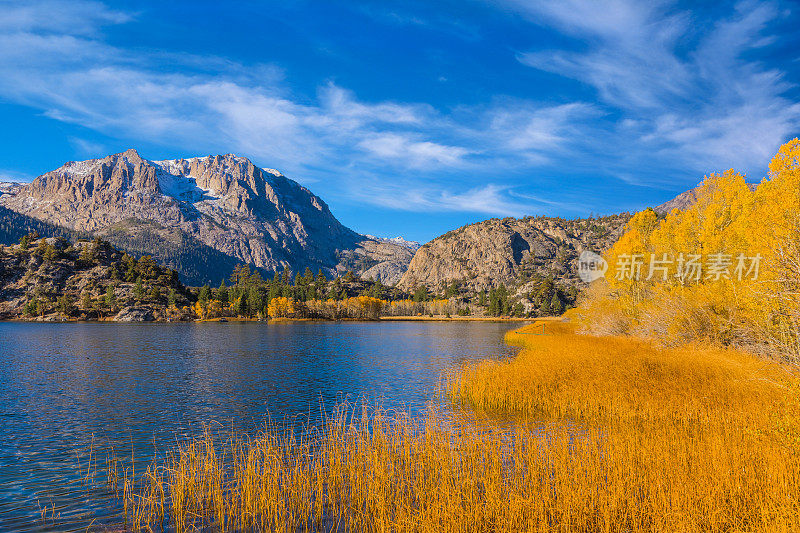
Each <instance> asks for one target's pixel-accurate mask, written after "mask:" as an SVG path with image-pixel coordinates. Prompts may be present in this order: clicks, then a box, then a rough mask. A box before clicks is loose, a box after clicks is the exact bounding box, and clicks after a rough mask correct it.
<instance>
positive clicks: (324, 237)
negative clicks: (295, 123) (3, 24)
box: [0, 150, 410, 282]
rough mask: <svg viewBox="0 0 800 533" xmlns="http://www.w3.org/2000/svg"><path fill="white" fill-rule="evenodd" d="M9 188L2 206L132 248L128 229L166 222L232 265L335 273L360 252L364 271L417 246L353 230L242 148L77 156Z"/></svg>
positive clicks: (155, 245)
mask: <svg viewBox="0 0 800 533" xmlns="http://www.w3.org/2000/svg"><path fill="white" fill-rule="evenodd" d="M2 191H3V193H2V195H0V206H4V207H6V208H8V209H11V210H13V211H15V212H17V213H20V214H23V215H26V216H28V217H32V218H35V219H38V220H42V221H46V222H48V223H50V224H54V225H58V226H63V227H65V228H68V229H70V230H76V231H82V232H88V233H91V234H93V235H100V236H103V237H105V238H108V239H109V240H112V241H113V242H114V243H115V244H117V245H119V246H121V247H123V248H126V239H125V236H126V234H127V235H130V236H131V239H134V238H135V237H136V236H140V235H141V234H142V233H146V234H147V235H152V234H153V233H154V230H153V228H156V229H157V231H156V232H155V233H156V234H158V235H162V236H163V235H169V236H170V239H171V240H173V241H186V242H188V243H189V244H190V245H191V247H192V249H193V250H197V254H203V253H204V251H207V250H205V248H207V249H208V250H213V251H216V252H218V253H220V254H222V255H224V256H226V257H229V258H231V261H230V262H231V263H235V262H241V263H246V264H249V265H252V266H255V267H258V268H261V269H262V270H264V271H280V270H283V268H284V267H289V268H290V269H291V270H292V271H294V272H302V271H303V270H304V269H305V268H306V267H310V268H312V269H313V270H315V271H316V270H317V269H322V270H323V271H326V272H327V273H329V274H335V273H342V272H345V271H347V270H351V269H352V268H351V267H352V266H353V264H352V263H353V259H360V260H361V261H356V263H357V264H358V266H359V268H358V269H357V270H356V273H358V274H360V273H362V272H364V271H366V270H368V269H370V268H372V267H373V266H375V265H378V264H380V263H382V262H386V261H390V262H393V263H395V264H397V265H402V264H403V262H404V261H405V258H408V259H410V254H409V252H408V250H409V248H408V247H407V246H405V245H403V244H400V243H393V242H388V241H387V242H385V241H381V240H377V239H374V238H369V237H366V236H364V235H360V234H358V233H356V232H354V231H352V230H350V229H348V228H346V227H345V226H343V225H342V224H341V223H339V221H338V220H337V219H336V218H335V217H334V216H333V214H332V213H331V211H330V209H329V208H328V206H327V205H326V204H325V202H323V201H322V200H321V199H320V198H318V197H317V196H315V195H314V194H312V193H311V191H309V190H308V189H306V188H305V187H302V186H301V185H299V184H298V183H296V182H294V181H292V180H290V179H288V178H286V177H285V176H283V175H282V174H281V173H280V172H278V171H276V170H272V169H262V168H259V167H256V166H255V165H254V164H253V163H252V162H251V161H250V160H248V159H246V158H244V157H238V156H235V155H233V154H226V155H217V156H207V157H195V158H190V159H177V160H165V161H150V160H147V159H144V158H142V157H141V156H140V155H139V154H138V153H137V152H136V151H135V150H128V151H126V152H123V153H120V154H114V155H110V156H108V157H105V158H102V159H93V160H89V161H81V162H69V163H67V164H65V165H64V166H62V167H61V168H59V169H57V170H54V171H52V172H48V173H46V174H43V175H41V176H39V177H38V178H36V179H35V180H34V181H33V182H32V183H30V184H27V185H21V186H18V185H7V186H5V187H4V188H3V189H2ZM120 231H122V233H120ZM146 241H151V242H149V243H147V242H145V245H144V249H137V250H136V252H138V253H150V254H152V255H154V256H156V257H158V258H160V259H161V256H163V258H164V259H165V260H166V261H164V262H165V263H166V264H170V263H169V254H164V253H161V254H159V252H162V250H161V248H160V243H159V242H158V241H159V238H158V237H154V238H148V239H146ZM137 242H139V243H140V244H141V243H142V242H144V241H143V240H142V239H141V238H139V239H138V241H137ZM141 247H142V246H139V248H141ZM184 248H185V247H184ZM348 260H350V263H348ZM216 262H219V261H216ZM406 263H407V261H406ZM172 266H176V267H180V266H181V265H172ZM181 270H182V274H184V275H186V274H187V273H188V272H187V271H189V270H191V271H192V276H195V275H196V273H200V275H202V272H203V271H204V269H202V268H197V267H196V266H195V268H193V269H190V268H189V267H188V266H187V267H186V268H185V269H183V268H182V269H181ZM383 270H384V271H387V272H389V271H390V269H383ZM193 281H195V282H201V281H216V282H219V279H205V280H201V279H193Z"/></svg>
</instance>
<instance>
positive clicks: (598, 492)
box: [115, 323, 800, 532]
mask: <svg viewBox="0 0 800 533" xmlns="http://www.w3.org/2000/svg"><path fill="white" fill-rule="evenodd" d="M540 330H541V326H540V325H533V326H526V327H524V328H521V329H520V330H518V331H517V332H512V333H509V334H508V335H507V340H508V342H510V343H512V344H516V345H519V346H521V347H522V348H523V349H522V351H521V352H520V354H519V355H518V356H517V357H516V358H514V359H511V360H508V361H503V362H490V361H486V362H481V363H477V364H472V365H468V366H466V367H464V368H463V369H460V370H459V371H455V372H454V373H453V374H452V375H450V376H448V377H447V378H446V380H445V383H444V386H445V387H446V389H447V391H448V392H449V393H450V394H451V395H452V397H453V398H454V399H457V400H458V401H461V402H463V403H465V404H468V405H470V406H472V407H475V408H477V409H479V410H484V411H490V412H494V413H502V414H510V415H514V416H516V417H517V418H518V419H519V420H518V422H519V423H516V424H511V425H498V428H502V429H497V430H494V431H493V430H486V431H484V430H481V429H479V426H476V425H475V424H469V423H467V424H459V423H453V420H452V419H450V418H447V417H445V416H443V415H441V414H436V413H430V414H428V415H427V416H426V417H424V418H423V420H422V421H420V423H419V424H415V423H413V422H412V421H410V420H409V419H408V418H407V417H406V416H405V415H404V414H402V413H396V414H392V415H389V414H387V413H381V412H376V413H367V412H366V411H364V412H363V414H362V415H361V416H360V417H359V416H355V417H349V416H348V412H346V411H345V410H343V409H340V410H339V411H338V413H337V414H336V416H334V418H333V420H332V421H331V422H330V423H329V424H327V425H326V426H325V427H324V429H321V430H319V432H315V431H314V430H310V431H306V432H303V433H302V434H301V435H299V436H297V435H294V434H292V433H291V432H288V431H282V430H279V429H277V428H275V427H272V428H267V429H265V430H264V431H263V432H262V433H261V434H259V435H257V436H255V437H253V438H251V439H232V440H230V441H228V442H227V443H226V444H224V445H222V446H218V445H215V444H214V441H213V439H212V438H211V437H210V436H208V435H206V436H205V437H204V438H200V439H196V440H194V441H192V442H189V443H187V444H186V445H185V446H183V447H180V448H178V449H176V450H175V451H174V452H173V453H171V454H169V456H168V457H167V459H166V461H164V462H161V463H159V464H157V463H154V464H153V466H151V468H150V469H148V471H147V472H146V473H144V474H143V475H142V476H140V477H139V478H137V481H136V482H135V483H134V482H133V481H131V480H128V479H127V478H126V479H125V480H124V481H122V482H120V485H121V489H120V490H121V492H122V493H123V499H124V501H125V508H126V514H127V520H128V526H129V527H130V528H131V529H134V530H150V529H153V530H155V529H158V528H160V527H161V526H162V525H165V526H166V527H168V528H174V529H176V530H177V531H187V530H195V529H199V528H203V527H209V528H211V529H212V530H220V531H319V530H324V531H387V532H388V531H542V532H544V531H564V532H567V531H569V532H573V531H575V532H590V531H591V532H594V531H609V532H610V531H665V532H672V531H730V532H734V531H798V530H800V404H799V403H798V402H800V400H798V391H800V387H799V386H798V383H800V382H799V381H798V379H797V377H796V376H795V375H793V374H792V373H791V372H789V371H788V370H787V369H786V368H785V367H781V366H779V365H777V364H774V363H769V362H764V361H761V360H757V359H754V358H752V357H750V356H747V355H743V354H740V353H736V352H732V351H723V350H715V349H710V348H699V347H695V348H685V349H681V350H658V349H655V348H653V347H652V346H651V345H649V344H646V343H642V342H637V341H633V340H630V339H622V338H596V337H587V336H578V335H574V334H573V333H572V332H571V330H570V328H569V325H567V324H558V323H548V324H547V325H546V326H545V333H547V334H546V335H536V334H532V333H534V332H539V331H540ZM115 464H116V463H115Z"/></svg>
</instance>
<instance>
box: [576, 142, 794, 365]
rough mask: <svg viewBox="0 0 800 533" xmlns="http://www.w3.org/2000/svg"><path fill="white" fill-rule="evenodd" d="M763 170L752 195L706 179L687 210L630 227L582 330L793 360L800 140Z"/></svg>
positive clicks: (729, 180)
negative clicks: (702, 344)
mask: <svg viewBox="0 0 800 533" xmlns="http://www.w3.org/2000/svg"><path fill="white" fill-rule="evenodd" d="M769 170H770V172H769V176H768V177H767V178H765V179H764V180H763V181H762V182H761V184H760V185H758V187H755V190H752V189H751V187H750V186H749V185H748V184H747V182H746V181H745V177H744V176H743V175H742V174H739V173H737V172H735V171H733V170H728V171H726V172H724V173H722V174H711V175H709V176H706V178H705V179H704V180H703V183H702V184H701V185H700V186H699V187H698V188H697V190H696V191H695V193H696V198H697V200H696V202H695V203H694V204H693V205H691V206H690V207H688V208H687V209H685V210H683V211H681V210H674V211H673V212H671V213H668V214H666V216H664V217H663V218H662V217H659V216H658V214H657V213H656V212H655V211H653V210H652V209H647V210H645V211H642V212H640V213H637V214H636V215H635V216H634V217H633V218H631V220H630V221H629V223H628V226H627V228H626V232H625V234H624V235H623V236H622V237H621V238H620V239H619V241H617V243H616V244H615V245H614V246H613V247H612V248H611V249H610V250H609V251H608V252H607V254H606V260H607V261H608V263H609V270H608V273H607V275H606V280H607V284H606V285H604V284H603V283H604V282H602V281H601V282H599V283H600V284H599V285H598V286H596V287H592V288H591V289H590V290H589V291H588V295H587V297H586V298H585V300H584V302H583V305H582V309H581V311H580V312H579V315H582V316H584V317H585V318H587V319H589V320H587V321H586V323H587V327H588V328H590V329H593V330H596V331H597V332H603V333H631V334H636V335H641V336H645V337H651V338H656V339H659V340H661V341H662V342H663V343H665V344H679V343H684V342H692V341H710V342H714V343H720V344H727V345H735V346H741V347H745V348H748V349H750V350H753V351H760V352H769V353H771V354H776V355H779V356H781V357H784V358H790V359H793V360H798V359H800V140H798V139H794V140H792V141H790V142H788V143H786V144H785V145H783V146H782V147H781V148H780V150H779V151H778V153H777V155H776V156H775V157H774V158H773V160H772V162H771V163H770V166H769Z"/></svg>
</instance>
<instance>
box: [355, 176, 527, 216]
mask: <svg viewBox="0 0 800 533" xmlns="http://www.w3.org/2000/svg"><path fill="white" fill-rule="evenodd" d="M510 191H511V188H510V187H507V186H503V185H497V184H487V185H484V186H481V187H472V188H469V189H466V190H463V191H457V192H454V191H452V190H449V189H442V188H436V187H417V188H409V187H406V186H396V187H392V186H388V185H384V186H375V187H370V188H368V189H366V190H363V191H362V192H361V194H364V195H365V196H367V197H368V198H369V200H370V201H371V202H373V203H376V204H378V205H382V206H384V207H389V208H392V209H399V210H404V211H430V212H441V211H455V212H472V213H484V214H487V215H502V216H516V217H519V216H523V215H527V214H532V213H534V212H538V211H541V208H542V204H540V203H539V202H536V201H532V200H533V199H532V198H524V199H523V201H519V200H515V199H514V198H513V197H512V196H511V195H510V194H509V193H510Z"/></svg>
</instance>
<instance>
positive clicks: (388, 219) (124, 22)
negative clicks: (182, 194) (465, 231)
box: [0, 0, 800, 241]
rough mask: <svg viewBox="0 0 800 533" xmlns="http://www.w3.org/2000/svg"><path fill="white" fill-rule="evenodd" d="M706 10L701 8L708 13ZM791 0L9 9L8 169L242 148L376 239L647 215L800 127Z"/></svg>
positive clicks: (757, 164)
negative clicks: (530, 218) (132, 153)
mask: <svg viewBox="0 0 800 533" xmlns="http://www.w3.org/2000/svg"><path fill="white" fill-rule="evenodd" d="M698 5H700V6H701V7H699V8H698V7H697V6H698ZM797 11H798V6H797V4H793V3H781V2H755V1H752V2H739V3H711V2H709V3H704V4H698V3H696V2H691V3H685V4H683V3H675V2H666V1H665V2H640V1H634V0H609V1H596V0H562V1H558V2H534V1H525V0H496V1H479V0H476V1H470V0H459V1H452V2H451V1H438V2H429V1H427V2H426V1H414V0H412V1H403V2H392V1H388V0H384V1H378V2H344V1H341V2H325V1H321V2H313V1H292V0H284V1H281V2H254V1H245V2H199V1H192V2H188V1H187V2H184V1H171V2H163V1H160V2H105V3H103V2H98V1H85V0H72V1H62V0H43V1H37V0H33V1H27V2H14V1H7V0H0V124H1V125H2V127H0V143H2V144H1V145H2V150H0V180H2V179H12V180H18V181H27V180H30V179H32V178H33V177H35V176H37V175H39V174H41V173H43V172H46V171H48V170H52V169H53V168H56V167H58V166H60V165H61V164H62V163H63V162H64V161H67V160H80V159H87V158H91V157H98V156H102V155H106V154H108V153H114V152H119V151H122V150H125V149H127V148H130V147H134V148H137V149H138V150H139V151H140V153H141V154H142V155H143V156H144V157H147V158H150V159H163V158H176V157H189V156H193V155H205V154H216V153H228V152H233V153H236V154H240V155H244V156H247V157H249V158H250V159H252V160H253V161H254V162H255V163H256V164H258V165H260V166H264V167H271V168H277V169H280V170H281V171H282V172H283V173H284V174H286V175H287V176H288V177H290V178H293V179H295V180H297V181H299V182H300V183H302V184H304V185H306V186H308V187H309V188H310V189H311V190H312V191H314V192H315V193H316V194H318V195H319V196H321V197H322V198H323V199H324V200H325V201H326V202H328V204H329V205H330V206H331V208H332V210H333V212H334V214H335V215H336V216H337V217H338V218H339V219H340V220H341V221H342V222H343V223H345V224H346V225H348V226H350V227H352V228H353V229H356V230H357V231H360V232H363V233H371V234H376V235H381V236H394V235H398V234H400V235H403V236H405V237H407V238H411V239H416V240H420V241H427V240H429V239H431V238H433V237H435V236H437V235H439V234H441V233H444V232H445V231H447V230H450V229H453V228H454V227H457V226H460V225H462V224H467V223H471V222H475V221H479V220H483V219H486V218H490V217H492V216H508V215H512V216H523V215H538V214H544V215H557V216H563V217H576V216H587V215H589V214H607V213H614V212H619V211H625V210H638V209H641V208H643V207H645V206H648V205H655V204H658V203H661V202H663V201H665V200H667V199H669V198H671V197H673V196H675V195H676V194H678V193H680V192H682V191H683V190H685V189H687V188H689V187H692V186H693V185H695V184H696V183H697V182H698V181H700V179H702V176H703V175H704V174H707V173H710V172H714V171H720V170H724V169H728V168H735V169H737V170H740V171H742V172H745V173H746V174H747V176H748V178H749V179H750V180H752V181H757V180H759V179H760V178H761V177H762V176H763V175H764V174H765V172H766V167H767V163H768V161H769V159H770V157H771V156H772V155H773V154H774V153H775V151H776V150H777V148H778V147H779V146H780V144H782V143H783V142H785V141H786V140H788V139H790V138H793V137H796V136H797V135H798V134H800V89H798V85H797V84H798V81H800V79H799V78H800V59H799V58H800V55H798V53H797V50H799V49H800V31H798V30H797V28H798V27H800V17H799V16H798V12H797Z"/></svg>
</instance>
